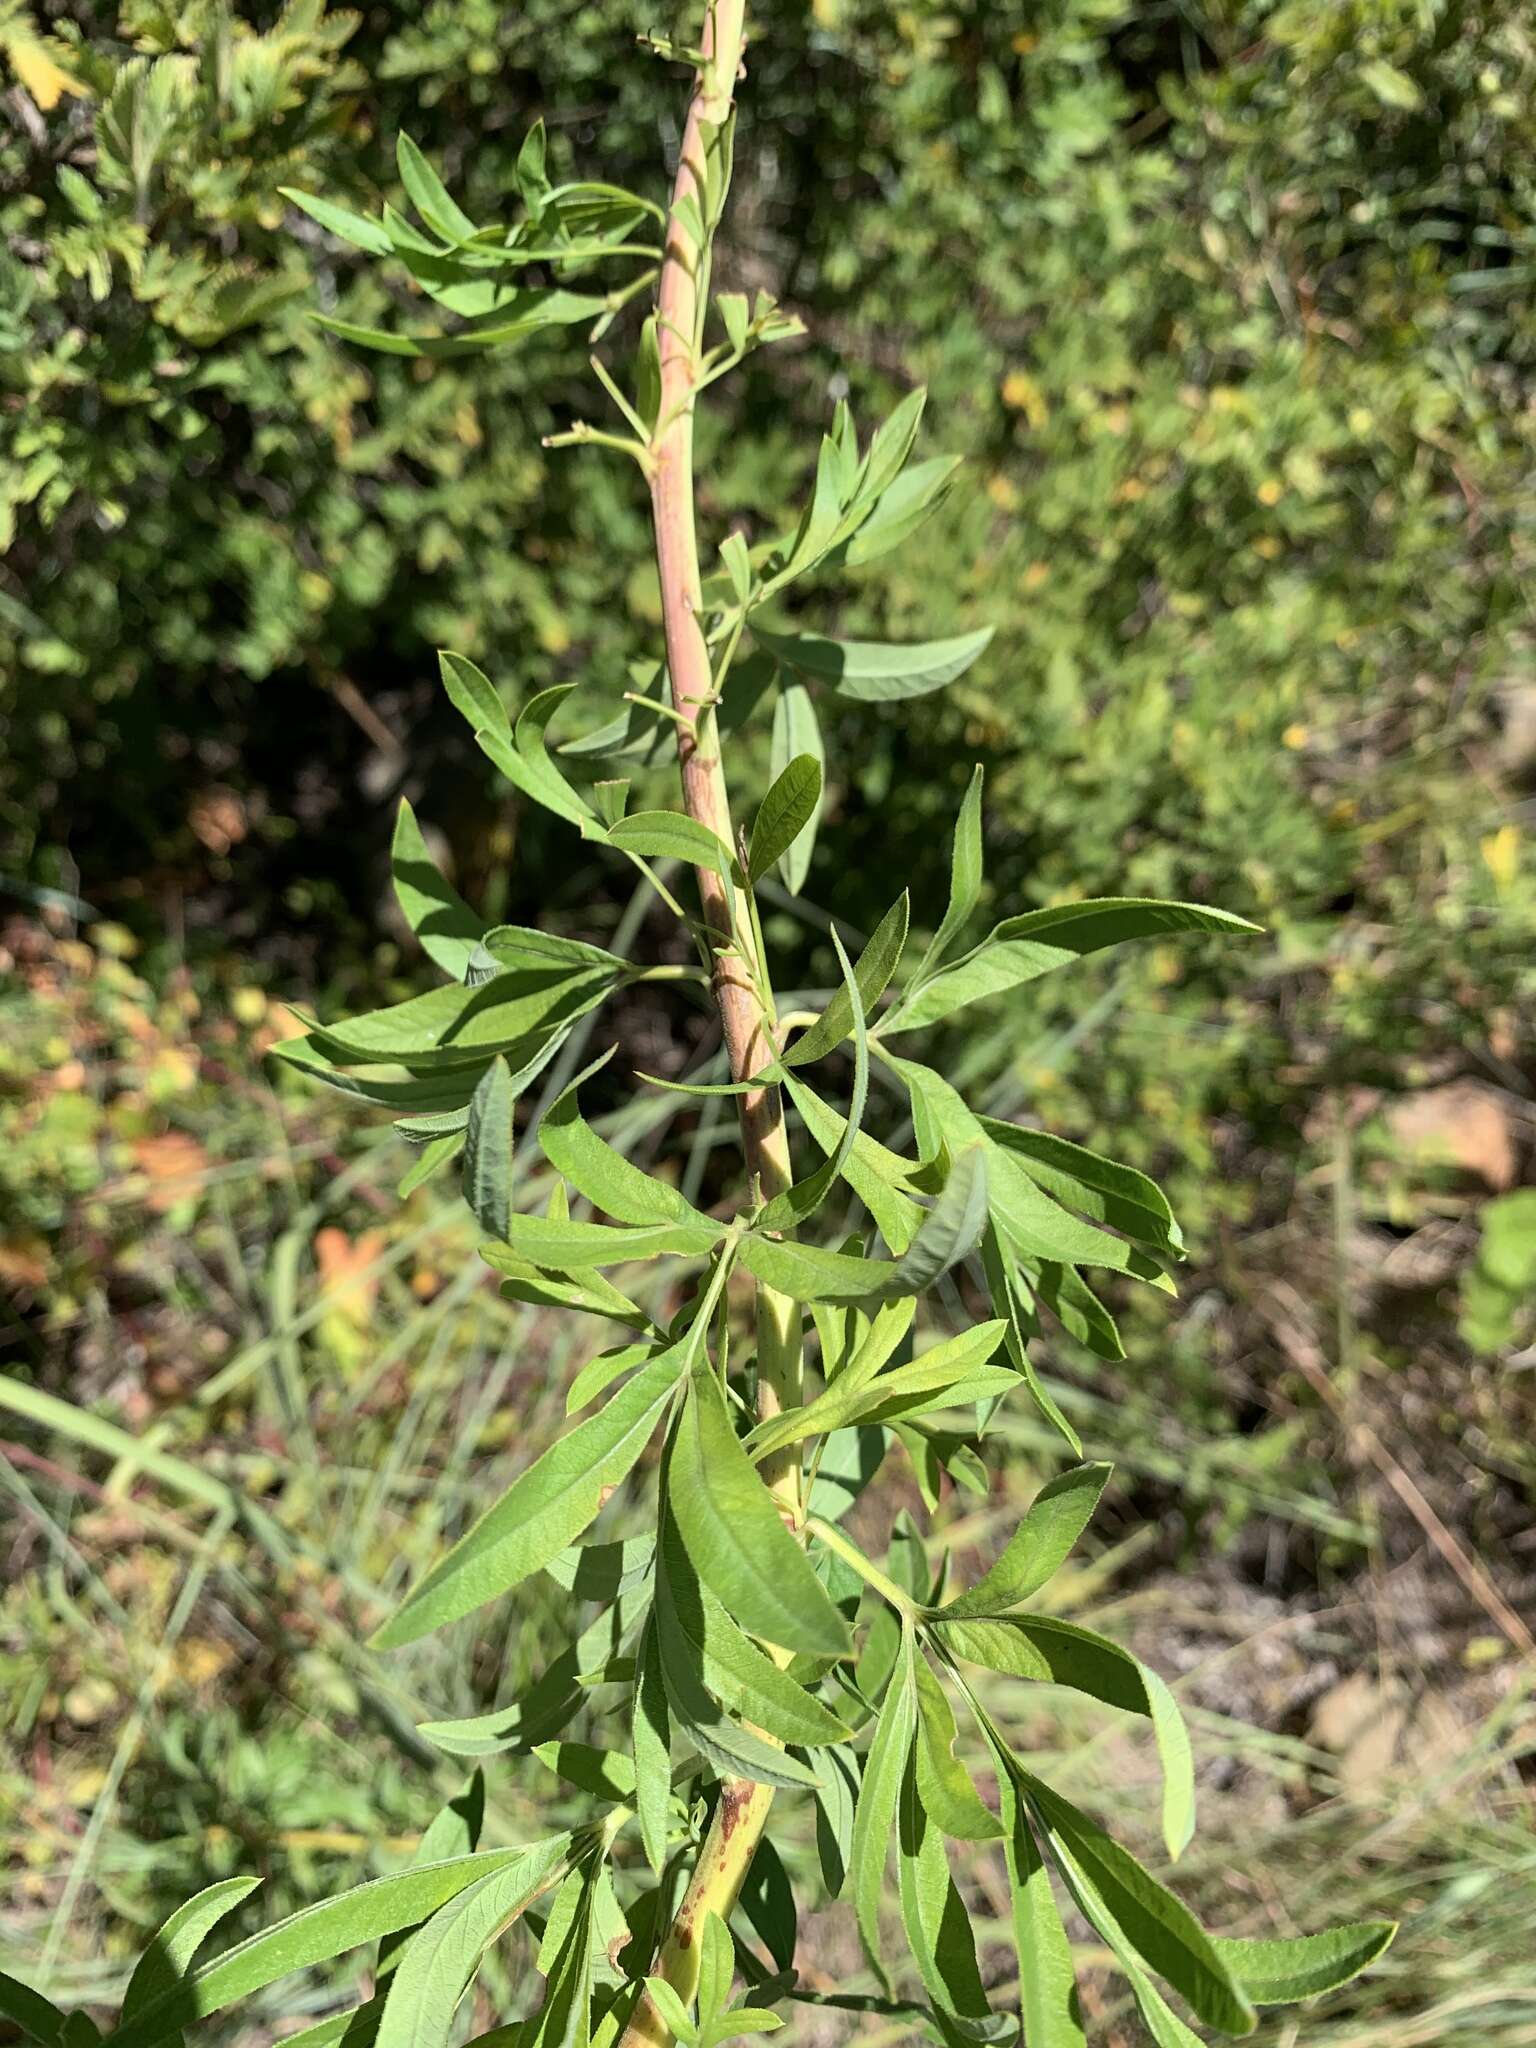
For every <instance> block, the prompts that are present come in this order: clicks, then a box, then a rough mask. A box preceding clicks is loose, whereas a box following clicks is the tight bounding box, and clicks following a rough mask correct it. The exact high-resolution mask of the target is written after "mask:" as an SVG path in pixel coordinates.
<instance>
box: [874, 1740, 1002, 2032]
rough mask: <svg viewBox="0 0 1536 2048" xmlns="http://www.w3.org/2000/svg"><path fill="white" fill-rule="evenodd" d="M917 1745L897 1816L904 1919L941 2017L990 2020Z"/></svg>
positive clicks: (921, 1973)
mask: <svg viewBox="0 0 1536 2048" xmlns="http://www.w3.org/2000/svg"><path fill="white" fill-rule="evenodd" d="M919 1751H920V1743H919V1744H914V1746H913V1753H912V1755H911V1756H910V1757H909V1758H908V1761H907V1767H906V1770H905V1772H904V1774H903V1777H902V1781H901V1801H900V1805H899V1808H898V1811H897V1829H896V1871H897V1878H898V1891H899V1894H900V1898H901V1917H902V1921H903V1923H904V1925H905V1927H906V1930H907V1942H908V1946H909V1947H910V1948H911V1950H912V1960H913V1961H914V1962H915V1963H916V1964H917V1969H918V1975H919V1976H920V1977H921V1978H922V1980H923V1988H924V1989H925V1990H926V1991H927V1993H928V1996H929V1998H930V1999H932V2001H933V2003H934V2005H935V2007H936V2008H937V2009H938V2010H939V2011H940V2012H941V2013H953V2014H955V2015H957V2016H958V2017H960V2018H962V2019H973V2020H974V2019H985V2018H986V2017H987V2016H988V2011H989V2009H988V2006H987V1995H986V1992H985V1991H984V1990H983V1989H982V1984H981V1973H980V1971H979V1970H978V1968H977V1965H976V1941H975V1937H974V1935H973V1934H972V1932H971V1922H970V1915H969V1913H968V1912H967V1910H966V1907H965V1905H964V1902H963V1901H962V1900H961V1897H960V1894H959V1892H958V1891H956V1889H955V1883H954V1879H953V1878H952V1877H951V1876H950V1874H949V1858H948V1856H947V1855H946V1853H945V1849H944V1837H943V1835H942V1834H941V1833H940V1832H939V1829H938V1827H937V1826H936V1825H934V1824H933V1822H932V1821H930V1819H929V1817H928V1815H927V1814H926V1813H925V1812H924V1811H923V1805H922V1800H921V1797H920V1795H919V1790H918V1775H917V1758H918V1754H919Z"/></svg>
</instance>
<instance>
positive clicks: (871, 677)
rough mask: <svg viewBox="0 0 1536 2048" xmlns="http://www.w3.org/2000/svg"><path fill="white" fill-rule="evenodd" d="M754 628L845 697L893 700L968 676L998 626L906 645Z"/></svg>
mask: <svg viewBox="0 0 1536 2048" xmlns="http://www.w3.org/2000/svg"><path fill="white" fill-rule="evenodd" d="M752 630H753V632H754V633H755V634H756V636H757V638H758V640H759V641H760V642H761V644H762V645H763V646H764V647H766V648H767V649H768V652H769V653H770V654H772V655H774V656H775V657H776V658H777V659H778V660H779V661H782V662H784V663H785V664H786V666H788V667H790V668H793V669H798V670H799V671H800V673H801V674H802V675H808V676H811V677H813V678H814V679H815V680H816V681H817V682H823V683H829V684H830V685H831V686H832V687H833V689H835V690H836V691H837V692H838V694H839V695H840V696H843V697H854V698H857V699H859V700H860V701H861V702H863V703H866V704H892V703H898V702H901V701H902V700H903V699H905V698H908V697H921V696H924V695H925V694H926V693H927V692H928V691H930V690H939V689H942V688H943V687H944V685H945V684H946V683H952V682H954V681H955V679H956V677H958V676H962V675H964V673H965V671H966V670H967V669H968V668H969V667H970V666H971V664H972V662H973V661H975V660H976V658H977V656H978V655H979V654H980V653H981V652H982V650H983V649H984V648H985V647H986V645H987V642H988V641H989V640H990V639H991V638H992V634H993V630H994V629H993V628H992V627H991V626H983V627H982V629H981V630H980V631H979V632H976V633H962V634H960V635H959V636H958V637H957V638H955V639H952V640H928V641H923V642H921V643H917V644H910V645H905V646H903V645H899V644H897V643H895V642H887V641H880V640H829V639H825V638H823V637H822V636H821V635H820V634H816V633H770V632H768V631H767V630H766V629H765V628H764V627H762V626H759V625H758V624H757V623H756V622H755V621H754V623H753V628H752Z"/></svg>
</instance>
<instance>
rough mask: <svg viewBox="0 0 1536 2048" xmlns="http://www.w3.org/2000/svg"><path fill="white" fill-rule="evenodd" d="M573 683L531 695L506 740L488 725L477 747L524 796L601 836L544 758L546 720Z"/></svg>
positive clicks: (586, 807)
mask: <svg viewBox="0 0 1536 2048" xmlns="http://www.w3.org/2000/svg"><path fill="white" fill-rule="evenodd" d="M575 687H576V685H575V684H574V683H556V684H555V685H554V686H553V687H552V688H551V689H548V690H540V691H539V693H538V695H537V696H536V697H530V698H529V700H528V702H527V703H526V704H525V705H524V706H523V709H522V710H521V711H520V712H519V713H518V716H517V723H516V724H515V725H514V726H513V728H512V732H511V736H510V738H509V737H507V736H506V735H505V734H504V733H503V732H501V731H500V730H499V729H497V728H496V727H493V726H482V727H480V728H478V729H477V731H476V733H475V741H476V744H477V745H478V746H479V747H480V749H481V751H482V753H485V754H488V755H489V756H490V758H491V760H492V761H494V762H495V764H496V766H497V767H498V768H499V769H500V770H501V772H502V774H503V775H505V776H506V778H507V780H508V781H509V782H510V783H512V784H513V786H514V787H515V788H517V789H520V790H521V791H522V793H523V795H524V796H526V797H531V798H532V800H533V801H534V802H535V803H536V804H541V805H542V806H543V808H544V809H545V810H546V811H553V812H554V814H555V816H556V817H558V818H564V819H566V820H567V822H568V823H570V824H572V825H577V826H581V827H590V828H591V830H592V831H593V833H594V834H596V835H598V836H604V828H603V827H602V826H601V825H600V824H599V823H598V820H597V813H596V812H595V811H594V810H593V809H592V806H591V805H590V804H589V803H587V801H586V800H585V798H583V797H580V796H578V795H577V793H576V791H575V790H574V789H572V787H571V785H570V784H569V783H568V782H567V781H566V779H565V777H564V776H563V775H562V774H561V773H560V770H559V769H558V768H557V767H556V766H555V764H554V762H553V761H552V760H551V759H550V757H549V748H548V745H547V742H546V732H547V729H548V726H549V722H550V720H551V719H552V718H553V717H554V715H555V713H556V712H557V711H558V710H559V708H560V706H561V705H562V704H563V703H564V702H565V700H566V698H567V697H568V696H569V695H570V694H571V691H572V690H573V689H575Z"/></svg>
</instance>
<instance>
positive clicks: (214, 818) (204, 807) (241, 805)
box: [187, 782, 251, 853]
mask: <svg viewBox="0 0 1536 2048" xmlns="http://www.w3.org/2000/svg"><path fill="white" fill-rule="evenodd" d="M187 823H188V824H189V825H190V826H191V827H192V830H193V831H194V832H195V833H196V834H197V836H198V838H199V839H200V840H201V841H202V842H203V844H204V846H206V847H207V849H208V851H209V852H210V853H228V852H229V850H230V848H231V847H233V846H238V845H239V844H240V842H241V840H242V839H244V837H245V836H246V834H247V833H248V832H249V831H250V829H251V818H250V812H249V811H248V810H247V809H246V805H245V799H244V797H242V796H241V794H240V792H239V791H238V790H235V789H230V788H229V787H228V785H227V784H225V783H222V782H215V783H213V784H212V785H210V787H209V788H207V789H205V790H203V791H201V792H200V794H199V795H198V796H196V797H195V798H194V799H193V802H192V808H191V810H190V811H188V813H187Z"/></svg>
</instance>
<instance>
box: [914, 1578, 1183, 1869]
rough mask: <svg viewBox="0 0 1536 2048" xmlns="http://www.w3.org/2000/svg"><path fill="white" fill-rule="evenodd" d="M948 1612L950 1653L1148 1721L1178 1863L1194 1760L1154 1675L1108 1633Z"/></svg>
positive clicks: (1048, 1621)
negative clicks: (963, 1616) (1061, 1687)
mask: <svg viewBox="0 0 1536 2048" xmlns="http://www.w3.org/2000/svg"><path fill="white" fill-rule="evenodd" d="M947 1612H948V1610H945V1612H944V1613H941V1614H940V1615H939V1616H938V1618H937V1619H936V1620H935V1622H934V1624H933V1630H934V1635H935V1638H936V1640H937V1641H939V1642H941V1643H942V1644H943V1645H944V1647H945V1648H946V1649H947V1650H948V1651H950V1653H951V1654H952V1655H954V1656H956V1657H962V1658H965V1659H966V1660H967V1661H969V1662H970V1663H973V1664H980V1665H983V1666H984V1667H985V1668H986V1669H987V1670H989V1671H1001V1672H1004V1673H1006V1674H1007V1675H1008V1676H1009V1677H1011V1678H1029V1679H1034V1680H1036V1681H1037V1682H1039V1683H1042V1684H1049V1685H1065V1686H1070V1687H1071V1688H1072V1690H1073V1691H1074V1692H1082V1693H1086V1694H1087V1695H1088V1696H1089V1698H1090V1699H1096V1700H1102V1701H1103V1702H1104V1703H1105V1705H1106V1706H1111V1707H1121V1708H1123V1709H1124V1710H1125V1711H1126V1712H1127V1713H1130V1714H1144V1715H1145V1716H1146V1717H1147V1718H1148V1719H1149V1720H1150V1721H1151V1723H1152V1733H1153V1737H1154V1739H1155V1741H1156V1743H1157V1753H1158V1760H1159V1762H1160V1763H1161V1765H1162V1770H1163V1840H1164V1842H1165V1843H1166V1844H1167V1848H1168V1854H1169V1856H1170V1857H1171V1858H1172V1859H1173V1860H1174V1861H1177V1860H1178V1858H1179V1856H1180V1855H1181V1854H1182V1853H1183V1851H1184V1850H1185V1848H1187V1846H1188V1844H1189V1838H1190V1836H1191V1835H1192V1834H1193V1832H1194V1826H1195V1771H1194V1758H1193V1755H1192V1753H1191V1751H1190V1746H1189V1733H1188V1730H1187V1729H1186V1728H1185V1726H1184V1720H1183V1716H1182V1715H1181V1714H1180V1712H1179V1709H1178V1703H1177V1701H1176V1700H1175V1699H1174V1697H1173V1694H1172V1693H1171V1692H1170V1691H1169V1690H1168V1687H1167V1686H1166V1685H1165V1684H1164V1683H1163V1681H1162V1679H1161V1678H1159V1677H1158V1675H1157V1673H1156V1672H1155V1671H1150V1670H1148V1669H1147V1667H1146V1666H1145V1665H1144V1664H1142V1663H1141V1662H1140V1661H1139V1660H1138V1659H1137V1658H1135V1657H1133V1656H1132V1655H1131V1653H1130V1651H1129V1650H1123V1649H1122V1648H1121V1647H1120V1645H1119V1644H1118V1643H1113V1642H1111V1641H1110V1640H1109V1638H1108V1637H1107V1636H1101V1635H1096V1634H1095V1633H1094V1632H1093V1631H1092V1630H1091V1629H1086V1628H1080V1627H1079V1626H1078V1625H1077V1623H1075V1622H1071V1621H1060V1620H1058V1619H1057V1618H1056V1617H1055V1616H1053V1615H1045V1614H1019V1615H1011V1616H995V1617H992V1618H989V1619H981V1620H972V1621H967V1620H960V1621H951V1620H948V1619H946V1615H947Z"/></svg>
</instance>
